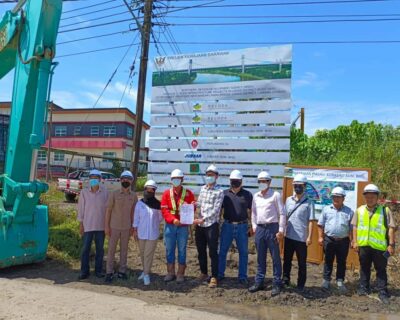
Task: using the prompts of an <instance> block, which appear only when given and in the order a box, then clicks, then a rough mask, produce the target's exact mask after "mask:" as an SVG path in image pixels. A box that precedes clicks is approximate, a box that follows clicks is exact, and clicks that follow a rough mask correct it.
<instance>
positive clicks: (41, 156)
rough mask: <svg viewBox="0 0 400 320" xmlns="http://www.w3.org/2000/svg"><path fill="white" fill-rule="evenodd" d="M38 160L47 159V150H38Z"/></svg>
mask: <svg viewBox="0 0 400 320" xmlns="http://www.w3.org/2000/svg"><path fill="white" fill-rule="evenodd" d="M37 159H38V161H46V159H47V152H46V151H44V150H39V151H38V154H37Z"/></svg>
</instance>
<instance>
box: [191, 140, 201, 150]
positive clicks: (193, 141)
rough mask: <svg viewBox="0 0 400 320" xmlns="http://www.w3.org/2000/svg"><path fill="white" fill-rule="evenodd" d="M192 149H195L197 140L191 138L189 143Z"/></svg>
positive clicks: (197, 143)
mask: <svg viewBox="0 0 400 320" xmlns="http://www.w3.org/2000/svg"><path fill="white" fill-rule="evenodd" d="M190 144H191V146H192V148H193V149H197V147H198V145H199V142H198V141H197V140H192V142H191V143H190Z"/></svg>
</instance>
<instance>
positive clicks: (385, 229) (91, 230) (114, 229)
mask: <svg viewBox="0 0 400 320" xmlns="http://www.w3.org/2000/svg"><path fill="white" fill-rule="evenodd" d="M218 176H219V172H218V169H217V167H216V166H214V165H210V166H209V167H208V168H207V170H206V172H205V182H206V184H205V185H204V186H202V188H201V190H200V193H199V195H198V197H197V199H196V198H195V196H194V194H193V192H192V191H191V190H189V189H188V188H186V187H184V186H183V182H184V174H183V172H182V171H181V170H179V169H175V170H173V171H172V173H171V188H169V189H167V190H166V191H164V193H163V194H162V198H161V201H159V200H157V198H156V196H155V194H156V190H157V184H156V183H155V182H154V181H153V180H148V181H147V182H146V183H145V186H144V192H143V197H142V199H141V200H140V201H138V198H137V195H136V193H135V192H134V191H132V181H133V175H132V173H131V172H130V171H124V172H123V173H122V174H121V189H120V190H117V191H114V192H112V193H110V194H108V192H107V190H106V189H104V188H103V187H102V186H101V184H100V180H101V174H100V172H99V171H98V170H92V171H91V172H90V177H89V187H88V188H87V189H85V190H82V192H81V195H80V197H79V201H78V220H79V221H80V232H81V235H82V237H83V250H82V257H81V273H80V276H79V279H81V280H82V279H86V278H88V277H89V274H90V268H89V253H90V248H91V244H92V242H93V240H94V242H95V246H96V256H95V275H96V277H99V278H103V277H105V281H106V282H107V283H111V282H112V281H113V278H114V277H118V278H120V279H127V273H126V272H127V254H128V243H129V239H130V237H133V238H134V239H135V241H137V242H138V247H139V253H140V258H141V262H142V267H143V272H142V273H141V274H140V275H139V279H140V280H143V283H144V284H145V285H149V284H150V282H151V279H150V273H151V267H152V263H153V257H154V253H155V250H156V247H157V242H158V241H157V240H158V238H159V230H160V224H161V223H162V221H163V220H164V221H165V226H164V232H163V238H164V246H165V251H166V264H167V274H166V276H165V278H164V281H165V282H171V281H176V282H178V283H181V282H184V281H185V269H186V251H187V243H188V239H189V234H190V227H191V225H187V224H182V223H181V217H180V210H181V208H183V206H193V210H192V211H193V212H194V219H193V226H194V228H195V243H196V247H197V251H198V260H199V269H200V274H199V281H200V282H204V283H208V286H209V287H210V288H215V287H217V286H218V283H219V282H220V281H223V279H224V276H225V269H226V261H227V255H228V252H229V250H230V248H231V245H232V242H233V240H235V243H236V247H237V250H238V253H239V267H238V281H239V282H240V283H241V284H243V285H244V286H246V287H247V286H248V275H247V269H248V241H249V237H251V236H253V235H254V241H255V246H256V249H257V273H256V276H255V281H254V284H253V285H251V286H250V287H249V288H248V290H249V291H250V292H257V291H260V290H263V289H264V279H265V275H266V269H267V263H266V261H267V252H268V251H269V252H270V255H271V258H272V268H273V281H272V290H271V296H276V295H278V294H280V292H281V290H282V288H284V287H285V286H286V287H287V286H290V283H291V282H290V279H291V269H292V260H293V256H294V254H295V253H296V258H297V263H298V275H297V284H296V290H297V291H299V292H300V293H302V292H304V288H305V284H306V280H307V247H308V246H310V245H311V243H312V233H313V225H314V224H313V220H315V219H316V217H315V210H314V204H313V201H312V200H311V199H309V198H308V196H307V192H306V185H307V178H306V177H305V176H304V175H302V174H298V175H296V176H295V177H294V179H293V189H294V193H293V195H291V196H289V197H288V198H287V199H286V201H285V203H283V201H282V197H281V195H280V193H279V192H276V191H274V190H273V189H272V188H271V187H270V186H271V180H272V178H271V176H270V174H269V173H268V172H266V171H262V172H260V173H259V175H258V177H257V180H258V186H259V191H258V192H257V193H255V194H254V195H253V194H252V193H251V192H250V191H248V190H246V189H244V188H243V176H242V173H241V172H240V171H238V170H233V171H232V172H231V174H230V177H229V178H230V188H228V189H225V190H224V189H222V188H221V187H220V186H219V185H218ZM379 193H380V191H379V189H378V187H377V186H375V185H373V184H369V185H367V186H366V187H365V188H364V192H363V194H364V198H365V205H363V206H361V207H359V208H358V209H357V210H356V212H353V211H352V210H351V209H350V208H349V207H347V206H346V205H344V200H345V197H346V191H345V190H344V189H343V188H341V187H340V186H337V187H335V188H334V189H333V190H332V192H331V197H332V204H331V205H327V206H325V207H324V208H323V210H322V213H321V214H320V217H319V219H318V222H317V228H318V243H319V245H321V246H323V250H324V256H325V258H324V271H323V282H322V288H323V289H325V290H329V289H330V288H331V281H332V270H333V264H334V260H335V259H336V264H337V268H336V269H337V270H336V286H337V288H338V290H339V292H342V293H345V292H346V291H347V289H346V286H345V272H346V259H347V255H348V253H349V249H350V247H352V248H353V249H354V250H355V251H357V252H358V255H359V260H360V281H359V288H358V294H359V295H368V294H369V293H370V290H371V287H370V277H371V267H372V263H373V264H374V268H375V270H376V278H377V281H376V289H377V291H378V292H379V298H380V300H381V301H382V302H384V303H388V302H389V298H388V291H387V282H388V281H387V272H386V269H387V261H388V258H389V256H391V255H393V254H394V252H395V230H396V225H395V222H394V220H393V216H392V213H391V212H390V210H389V209H388V208H386V207H384V206H382V205H380V204H379V203H378V198H379ZM221 216H222V217H223V219H222V224H221V223H220V221H221ZM105 236H107V237H108V238H109V242H108V253H107V264H106V265H107V267H106V274H104V273H103V271H102V263H103V255H104V239H105ZM118 242H119V246H120V259H119V269H118V272H115V270H114V263H115V252H116V246H117V244H118ZM282 243H283V244H284V245H283V266H282V261H281V255H280V252H281V249H280V244H282ZM207 249H208V254H207ZM176 252H177V256H176ZM208 257H209V258H210V260H211V273H209V270H208ZM176 260H177V262H178V264H177V266H176Z"/></svg>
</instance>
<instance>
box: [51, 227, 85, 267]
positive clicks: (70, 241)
mask: <svg viewBox="0 0 400 320" xmlns="http://www.w3.org/2000/svg"><path fill="white" fill-rule="evenodd" d="M49 246H50V247H52V248H54V249H55V250H57V251H60V252H62V253H63V254H64V255H65V256H66V258H67V260H68V258H71V259H79V256H80V253H81V249H82V241H81V237H80V234H79V222H78V221H76V220H70V221H67V222H64V223H62V224H60V225H56V226H53V227H50V233H49Z"/></svg>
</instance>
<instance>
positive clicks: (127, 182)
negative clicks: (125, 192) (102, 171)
mask: <svg viewBox="0 0 400 320" xmlns="http://www.w3.org/2000/svg"><path fill="white" fill-rule="evenodd" d="M130 185H131V183H130V182H129V181H123V182H121V186H122V187H123V188H125V189H126V188H128V187H129V186H130Z"/></svg>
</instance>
